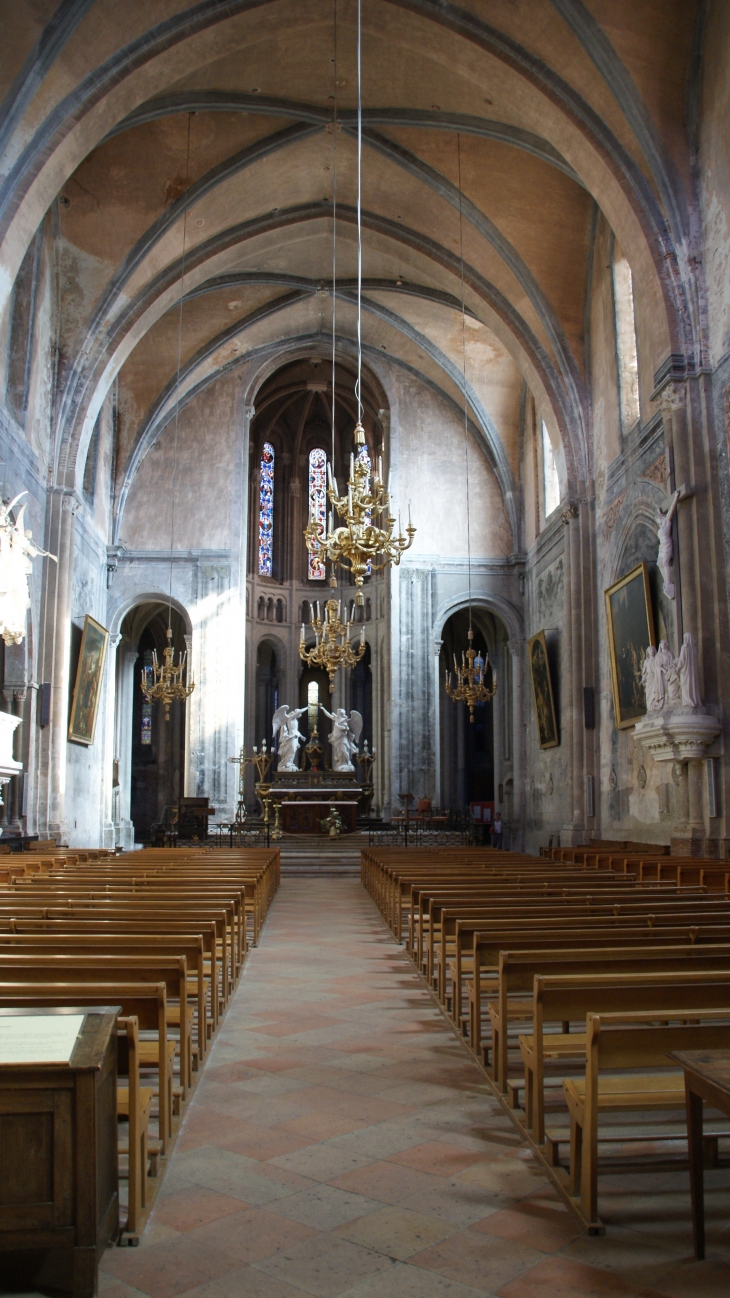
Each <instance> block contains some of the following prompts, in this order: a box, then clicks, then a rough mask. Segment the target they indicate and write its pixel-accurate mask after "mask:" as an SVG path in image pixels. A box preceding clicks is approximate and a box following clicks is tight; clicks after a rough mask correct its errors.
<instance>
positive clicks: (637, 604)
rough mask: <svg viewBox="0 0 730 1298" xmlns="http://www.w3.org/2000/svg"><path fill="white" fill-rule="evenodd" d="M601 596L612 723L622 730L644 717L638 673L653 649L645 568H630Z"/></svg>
mask: <svg viewBox="0 0 730 1298" xmlns="http://www.w3.org/2000/svg"><path fill="white" fill-rule="evenodd" d="M604 596H605V600H606V625H607V628H608V648H609V657H610V661H611V685H612V689H613V713H614V721H615V725H616V729H617V730H626V729H627V728H628V727H629V726H634V725H636V722H637V721H640V720H641V718H642V717H643V716H646V698H645V696H644V686H643V685H642V683H641V669H642V667H643V665H644V658H645V656H646V650H647V648H648V646H649V645H656V636H655V633H654V615H653V613H652V607H651V588H650V586H649V567H648V564H646V563H640V564H638V565H637V566H636V567H635V568H632V569H631V572H627V573H626V576H625V577H621V579H620V580H619V581H616V582H614V584H613V585H612V586H609V587H608V589H607V590H606V591H605V592H604Z"/></svg>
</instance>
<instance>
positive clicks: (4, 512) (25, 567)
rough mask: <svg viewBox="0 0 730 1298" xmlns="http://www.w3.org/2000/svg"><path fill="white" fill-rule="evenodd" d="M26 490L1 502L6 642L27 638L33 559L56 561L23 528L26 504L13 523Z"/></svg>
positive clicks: (1, 623)
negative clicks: (5, 502)
mask: <svg viewBox="0 0 730 1298" xmlns="http://www.w3.org/2000/svg"><path fill="white" fill-rule="evenodd" d="M25 494H26V493H25V492H24V491H21V492H20V494H19V495H17V496H16V497H15V499H14V500H11V502H10V504H9V505H5V504H4V503H3V502H2V501H0V635H2V638H3V640H4V641H5V643H6V644H20V642H21V641H22V640H23V639H24V637H25V624H26V614H27V612H28V609H29V608H30V591H29V589H28V577H29V576H30V574H31V572H32V571H33V565H32V563H31V559H34V558H35V557H36V556H37V555H45V556H46V557H47V558H49V559H53V560H54V562H55V559H56V556H55V554H49V553H48V550H41V548H40V546H38V545H34V543H33V541H32V540H31V533H30V532H29V531H27V530H26V529H25V528H24V527H23V516H24V514H25V510H26V506H25V505H23V506H21V509H20V511H19V513H18V517H17V518H16V520H15V522H13V520H12V518H11V517H10V511H11V510H12V509H13V508H14V507H15V505H17V503H18V501H19V500H20V499H21V497H22V496H24V495H25Z"/></svg>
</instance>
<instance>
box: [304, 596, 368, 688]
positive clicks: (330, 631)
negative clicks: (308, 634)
mask: <svg viewBox="0 0 730 1298" xmlns="http://www.w3.org/2000/svg"><path fill="white" fill-rule="evenodd" d="M309 607H310V610H311V620H312V627H313V629H314V637H315V639H314V648H313V649H307V646H306V644H305V643H304V623H303V622H302V631H301V636H300V638H299V657H300V658H302V659H303V660H304V662H305V663H307V665H308V666H309V667H323V668H324V670H325V671H326V673H327V675H328V676H329V678H330V694H334V690H335V674H336V672H338V671H339V669H340V667H354V666H355V664H356V663H359V661H360V659H361V658H362V656H363V654H364V653H365V647H366V646H365V627H363V628H362V630H361V632H360V643H359V645H355V646H353V644H352V641H351V639H350V636H351V634H352V621H351V619H347V620H346V621H344V622H343V621H342V619H341V617H340V613H341V609H342V603H341V601H339V600H336V599H332V598H330V599H328V600H327V603H326V604H325V606H324V617H321V616H320V612H319V600H318V601H317V612H316V615H315V611H314V605H313V604H311V603H310V605H309Z"/></svg>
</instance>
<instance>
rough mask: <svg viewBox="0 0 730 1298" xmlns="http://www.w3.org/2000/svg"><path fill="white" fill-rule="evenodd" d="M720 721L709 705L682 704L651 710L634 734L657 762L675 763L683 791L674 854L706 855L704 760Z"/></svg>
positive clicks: (674, 775) (674, 771)
mask: <svg viewBox="0 0 730 1298" xmlns="http://www.w3.org/2000/svg"><path fill="white" fill-rule="evenodd" d="M720 729H721V727H720V722H719V721H718V719H717V717H715V716H714V715H713V714H712V713H711V712H709V711H708V710H707V709H706V708H701V707H700V708H691V707H687V706H686V705H684V704H680V705H678V706H677V707H674V708H663V709H662V710H661V711H660V712H649V713H647V715H646V716H645V717H644V719H643V720H642V721H639V722H637V724H636V726H635V728H634V735H635V737H636V739H637V740H638V741H639V743H641V744H642V745H643V746H644V748H646V749H648V751H649V752H650V753H651V755H652V757H653V758H654V761H655V762H672V763H673V764H674V765H673V769H672V778H673V780H674V783H675V784H676V785H677V788H678V791H679V799H678V801H679V815H678V817H677V820H676V822H675V824H674V827H673V830H672V839H671V845H672V855H674V856H702V855H704V852H705V839H706V831H705V817H704V811H703V806H702V761H703V759H704V756H705V752H706V750H707V748H708V747H709V745H710V744H711V743H712V742H713V740H715V739H716V738H717V736H718V735H719V733H720Z"/></svg>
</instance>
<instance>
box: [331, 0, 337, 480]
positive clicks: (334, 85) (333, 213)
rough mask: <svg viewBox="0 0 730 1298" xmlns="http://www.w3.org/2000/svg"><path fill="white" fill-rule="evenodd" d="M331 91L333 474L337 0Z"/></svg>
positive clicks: (335, 332)
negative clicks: (332, 103) (332, 101)
mask: <svg viewBox="0 0 730 1298" xmlns="http://www.w3.org/2000/svg"><path fill="white" fill-rule="evenodd" d="M332 62H333V65H334V74H333V77H332V90H333V100H334V108H333V110H332V472H333V473H334V472H335V378H336V371H335V357H336V347H337V0H334V58H333V60H332Z"/></svg>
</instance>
